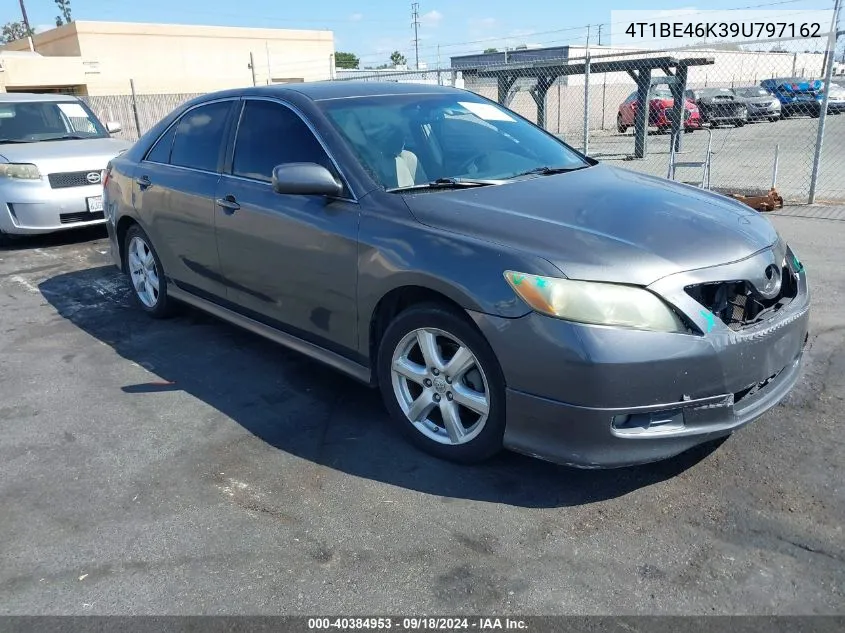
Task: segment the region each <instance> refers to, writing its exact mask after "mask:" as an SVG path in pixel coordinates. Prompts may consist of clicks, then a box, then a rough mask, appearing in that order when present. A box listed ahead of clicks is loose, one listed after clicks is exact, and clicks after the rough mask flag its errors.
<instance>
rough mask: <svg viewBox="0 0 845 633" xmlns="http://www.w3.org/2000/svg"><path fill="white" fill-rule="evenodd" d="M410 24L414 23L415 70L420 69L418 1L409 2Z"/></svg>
mask: <svg viewBox="0 0 845 633" xmlns="http://www.w3.org/2000/svg"><path fill="white" fill-rule="evenodd" d="M411 18H412V20H413V21H412V22H411V24H413V25H414V52H415V53H416V59H417V70H419V69H420V31H419V28H420V3H419V2H412V3H411Z"/></svg>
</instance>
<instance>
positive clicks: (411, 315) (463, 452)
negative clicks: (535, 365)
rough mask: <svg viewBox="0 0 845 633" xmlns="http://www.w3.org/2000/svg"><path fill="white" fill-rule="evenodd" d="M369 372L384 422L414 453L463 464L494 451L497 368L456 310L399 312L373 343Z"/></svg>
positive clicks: (501, 415) (498, 426) (501, 407)
mask: <svg viewBox="0 0 845 633" xmlns="http://www.w3.org/2000/svg"><path fill="white" fill-rule="evenodd" d="M450 368H451V369H450ZM450 371H452V372H453V374H452V375H450V373H449V372H450ZM377 374H378V383H379V387H380V390H381V393H382V398H383V399H384V404H385V406H386V408H387V410H388V412H389V413H390V416H391V418H392V419H393V421H394V422H395V423H396V424H397V425H398V426H399V428H400V429H401V431H402V432H403V433H404V434H405V436H406V437H407V438H408V439H409V440H410V441H411V443H413V444H414V445H415V446H417V447H418V448H420V449H422V450H423V451H425V452H427V453H429V454H431V455H434V456H435V457H438V458H440V459H445V460H448V461H453V462H457V463H463V464H471V463H476V462H480V461H484V460H486V459H489V458H490V457H492V456H493V455H495V454H497V453H498V452H500V451H501V450H502V438H503V436H504V432H505V380H504V377H503V375H502V370H501V368H500V366H499V362H498V360H497V359H496V356H495V354H494V352H493V350H492V348H491V347H490V345H489V343H487V341H486V340H485V338H484V337H483V336H482V335H481V334H480V333H479V332H478V330H476V329H475V328H474V327H473V326H472V325H471V324H470V323H468V322H467V320H466V319H465V318H464V317H463V316H462V315H460V314H459V313H458V312H457V311H456V310H453V309H451V308H449V307H446V306H443V305H439V304H436V303H427V304H421V305H417V306H414V307H411V308H409V309H407V310H405V311H404V312H402V313H400V314H399V316H397V317H396V318H395V319H394V320H393V321H392V322H391V323H390V325H389V326H388V327H387V330H386V331H385V333H384V336H383V337H382V339H381V342H380V343H379V350H378V359H377ZM412 418H413V419H414V421H413V422H412Z"/></svg>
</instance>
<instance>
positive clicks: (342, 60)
mask: <svg viewBox="0 0 845 633" xmlns="http://www.w3.org/2000/svg"><path fill="white" fill-rule="evenodd" d="M360 63H361V60H360V59H358V56H357V55H356V54H355V53H342V52H340V51H338V52H337V53H335V55H334V65H335V67H337V68H358V64H360Z"/></svg>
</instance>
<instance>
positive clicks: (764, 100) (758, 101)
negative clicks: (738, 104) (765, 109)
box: [741, 95, 780, 105]
mask: <svg viewBox="0 0 845 633" xmlns="http://www.w3.org/2000/svg"><path fill="white" fill-rule="evenodd" d="M741 99H742V100H743V101H745V102H746V103H753V104H755V105H767V104H769V103H773V102H774V103H776V104H778V105H780V102H779V101H778V100H777V97H775V96H774V95H773V96H771V97H741Z"/></svg>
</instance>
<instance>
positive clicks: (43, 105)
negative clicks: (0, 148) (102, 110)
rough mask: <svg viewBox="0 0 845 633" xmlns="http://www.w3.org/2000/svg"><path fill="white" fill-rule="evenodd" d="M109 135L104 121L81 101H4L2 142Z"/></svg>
mask: <svg viewBox="0 0 845 633" xmlns="http://www.w3.org/2000/svg"><path fill="white" fill-rule="evenodd" d="M106 136H108V132H106V130H105V128H104V127H103V124H102V123H100V121H98V120H97V117H96V116H94V113H93V112H91V110H89V109H88V107H87V106H86V105H85V104H83V103H80V102H78V101H68V102H65V103H61V102H58V103H57V102H50V101H19V102H12V103H8V102H7V103H0V143H34V142H37V141H50V140H59V139H76V138H102V137H106Z"/></svg>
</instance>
